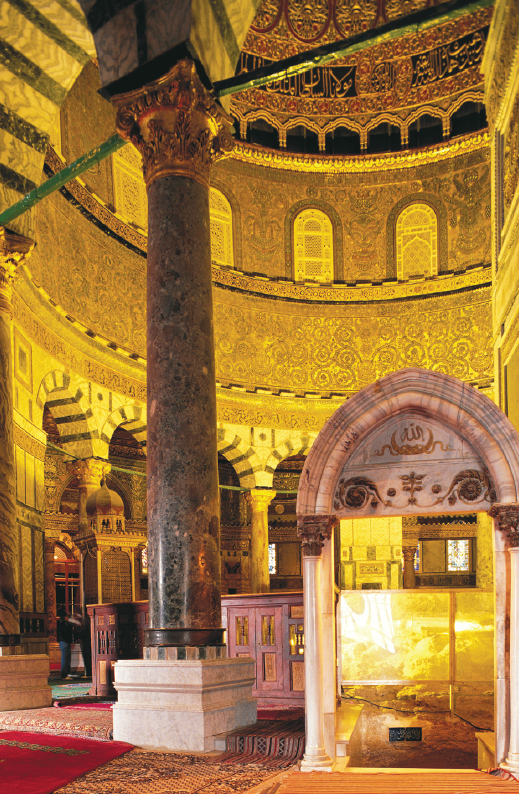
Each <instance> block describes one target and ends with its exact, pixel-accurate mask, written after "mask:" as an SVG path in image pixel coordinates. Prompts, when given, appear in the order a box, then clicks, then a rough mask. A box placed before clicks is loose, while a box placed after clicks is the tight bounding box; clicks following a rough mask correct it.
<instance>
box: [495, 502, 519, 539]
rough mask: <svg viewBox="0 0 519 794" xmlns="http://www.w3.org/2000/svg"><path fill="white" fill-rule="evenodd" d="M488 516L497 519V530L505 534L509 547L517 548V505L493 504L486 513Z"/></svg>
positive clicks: (518, 537)
mask: <svg viewBox="0 0 519 794" xmlns="http://www.w3.org/2000/svg"><path fill="white" fill-rule="evenodd" d="M488 514H489V516H492V518H495V519H497V525H498V528H499V529H500V530H501V532H506V535H507V537H508V539H509V541H510V546H512V547H518V546H519V503H517V502H512V503H511V504H501V503H499V502H495V503H494V504H493V505H492V507H491V508H490V510H489V511H488Z"/></svg>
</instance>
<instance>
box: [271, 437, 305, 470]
mask: <svg viewBox="0 0 519 794" xmlns="http://www.w3.org/2000/svg"><path fill="white" fill-rule="evenodd" d="M316 438H317V433H308V434H307V435H302V436H296V437H294V438H289V439H287V440H286V441H283V443H282V444H280V445H279V446H278V447H276V449H273V450H272V452H271V453H270V456H269V458H268V460H267V462H266V464H265V471H266V472H267V473H268V474H274V472H275V470H276V468H277V466H278V465H279V464H280V463H281V461H282V460H285V458H290V457H292V455H308V452H309V451H310V447H311V446H312V444H313V443H314V441H315V439H316Z"/></svg>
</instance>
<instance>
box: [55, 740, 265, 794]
mask: <svg viewBox="0 0 519 794" xmlns="http://www.w3.org/2000/svg"><path fill="white" fill-rule="evenodd" d="M208 760H209V759H208V758H207V757H203V756H197V755H186V754H183V753H148V752H144V751H142V750H137V749H135V750H132V751H131V752H129V753H127V754H126V755H125V756H123V757H122V758H116V759H115V760H114V761H110V762H109V763H108V764H105V765H104V766H102V767H100V768H99V769H96V770H94V771H93V772H90V773H89V774H87V775H85V776H84V777H82V778H80V779H79V780H76V781H74V782H73V783H69V784H68V785H67V786H64V787H63V788H60V789H58V791H57V792H55V794H58V793H59V794H144V792H145V794H195V792H202V791H203V794H239V793H240V792H246V791H250V789H252V788H255V787H256V786H258V784H262V783H264V782H266V781H268V780H269V779H270V778H273V777H275V776H276V775H277V774H278V771H277V770H272V769H264V768H262V767H258V766H252V765H249V764H235V765H232V766H230V765H228V764H214V763H208Z"/></svg>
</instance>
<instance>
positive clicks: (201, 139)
mask: <svg viewBox="0 0 519 794" xmlns="http://www.w3.org/2000/svg"><path fill="white" fill-rule="evenodd" d="M113 101H114V104H115V105H116V106H117V107H118V108H119V110H118V113H117V128H118V131H119V134H120V135H122V136H123V137H125V138H126V139H127V140H129V141H131V142H132V144H134V145H135V146H136V147H137V149H138V150H139V151H140V153H141V155H142V162H143V173H144V179H145V181H146V187H147V190H148V241H149V242H148V320H147V336H148V358H147V382H148V417H147V423H148V551H149V558H148V569H149V595H150V630H149V631H148V633H147V635H146V642H147V644H148V645H213V644H221V643H222V642H223V629H222V628H221V606H220V548H219V546H220V543H219V540H220V538H219V535H220V527H219V523H220V522H219V503H218V466H217V440H216V381H215V364H214V334H213V306H212V283H211V231H210V224H209V176H210V170H211V165H212V163H213V161H214V160H216V159H217V158H219V157H221V156H222V155H223V154H224V153H226V152H229V151H230V150H231V149H232V145H233V140H232V136H231V134H230V121H231V119H230V117H227V116H226V114H225V112H224V111H223V110H222V108H221V107H219V106H218V105H216V103H215V101H214V99H213V98H212V96H211V95H210V94H209V92H208V91H207V90H206V89H205V88H204V86H203V85H202V83H201V81H200V79H199V77H198V75H197V72H196V68H195V65H194V63H193V62H192V61H190V60H189V59H184V60H182V61H179V62H178V63H177V64H176V65H175V66H174V67H173V68H172V69H171V70H170V71H169V72H168V74H167V75H164V77H161V78H160V79H159V80H158V81H156V82H155V83H151V84H150V85H147V86H144V87H143V88H140V89H137V90H136V91H134V92H130V93H128V94H124V95H120V96H119V97H115V98H114V100H113Z"/></svg>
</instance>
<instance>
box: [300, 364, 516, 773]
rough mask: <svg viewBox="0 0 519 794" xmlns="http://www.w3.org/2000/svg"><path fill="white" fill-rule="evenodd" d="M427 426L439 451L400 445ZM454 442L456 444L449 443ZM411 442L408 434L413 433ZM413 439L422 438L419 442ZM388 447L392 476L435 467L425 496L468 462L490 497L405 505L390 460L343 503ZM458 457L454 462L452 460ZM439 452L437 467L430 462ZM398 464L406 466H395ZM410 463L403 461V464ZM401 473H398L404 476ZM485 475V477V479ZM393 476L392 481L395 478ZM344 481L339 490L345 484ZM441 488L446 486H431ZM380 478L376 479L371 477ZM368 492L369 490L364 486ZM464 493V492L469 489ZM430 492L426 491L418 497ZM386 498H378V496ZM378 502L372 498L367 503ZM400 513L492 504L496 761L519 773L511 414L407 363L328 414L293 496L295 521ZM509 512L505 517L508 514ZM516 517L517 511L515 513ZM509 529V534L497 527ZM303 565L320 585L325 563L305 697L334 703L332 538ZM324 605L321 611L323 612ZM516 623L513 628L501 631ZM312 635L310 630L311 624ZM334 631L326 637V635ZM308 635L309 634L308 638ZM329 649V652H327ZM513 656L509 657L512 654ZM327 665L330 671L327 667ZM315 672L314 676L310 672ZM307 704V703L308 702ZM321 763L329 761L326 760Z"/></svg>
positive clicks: (311, 612) (313, 597) (325, 718)
mask: <svg viewBox="0 0 519 794" xmlns="http://www.w3.org/2000/svg"><path fill="white" fill-rule="evenodd" d="M411 423H414V426H415V427H416V426H418V425H419V426H421V427H422V428H423V429H424V434H423V435H422V436H421V437H420V439H419V443H418V444H417V445H418V446H420V444H421V443H422V442H424V441H425V440H427V439H428V438H429V435H428V429H429V428H430V429H432V431H433V433H434V434H435V438H437V439H440V440H442V441H443V445H441V444H438V445H437V446H436V447H435V449H434V454H433V455H430V456H429V455H428V454H427V453H423V451H422V454H420V453H416V452H409V450H408V451H407V454H406V453H405V452H401V454H400V453H399V451H398V447H399V446H403V442H402V439H403V433H404V430H405V428H406V427H410V426H411ZM391 428H396V429H397V430H398V437H397V443H396V444H393V447H394V451H395V454H394V455H393V454H392V453H390V452H389V446H391V443H392V442H391V440H392V438H393V435H392V434H393V430H392V429H391ZM449 439H451V440H452V443H451V444H450V446H451V448H452V447H454V448H456V449H457V450H458V452H456V453H453V452H452V449H451V450H449V449H445V451H444V449H443V448H447V447H448V446H449V444H448V441H449ZM407 440H408V439H407ZM415 441H416V439H415ZM384 445H386V446H385V458H384V456H382V455H381V456H379V458H380V460H381V462H382V461H383V460H384V459H386V461H387V463H388V465H389V467H390V468H391V467H392V469H393V475H394V478H398V477H400V475H399V474H398V472H399V471H400V472H403V471H405V470H407V469H408V470H409V471H411V470H412V469H413V465H412V464H413V462H414V461H416V462H417V467H415V472H418V471H419V470H420V469H419V467H420V466H422V465H423V467H424V471H426V470H427V465H425V464H427V463H428V462H429V461H430V463H429V471H430V472H431V482H430V483H429V493H428V494H427V496H428V498H429V497H432V496H433V494H435V493H437V494H439V495H441V494H442V493H443V494H446V490H445V487H447V489H448V484H447V486H445V483H446V482H447V479H448V477H450V480H449V482H452V477H451V475H452V472H453V466H454V467H455V466H456V465H459V466H462V469H466V468H468V469H470V470H474V469H476V470H477V471H479V472H486V474H487V475H488V478H489V481H490V484H491V487H490V488H487V489H486V492H487V496H486V498H479V497H478V499H477V500H476V501H475V502H471V501H470V499H469V500H465V501H464V500H463V499H460V498H458V499H457V500H456V501H455V502H454V503H453V504H449V503H448V501H447V500H445V501H444V503H443V504H442V505H441V507H436V508H432V507H431V505H432V503H433V500H432V499H431V498H429V503H428V504H429V508H430V509H424V506H425V501H423V500H422V499H417V500H416V502H417V503H416V504H414V503H413V502H411V503H406V501H407V500H404V501H403V500H402V498H401V497H402V493H401V492H400V493H397V494H396V499H392V498H390V497H389V496H388V494H391V496H393V490H395V489H394V488H392V489H390V488H387V486H388V485H392V483H391V482H389V481H388V475H387V472H385V474H383V475H380V472H383V470H384V467H383V466H379V467H378V472H379V483H380V485H381V487H382V486H384V489H385V490H384V491H383V492H382V490H381V489H379V492H378V493H377V494H375V495H374V496H373V497H372V493H373V492H372V491H370V487H368V489H367V491H368V492H369V502H365V503H364V504H363V505H362V509H361V511H360V512H359V509H358V504H357V506H356V507H355V509H354V510H352V509H351V500H350V505H348V504H347V503H345V500H344V493H345V491H344V483H346V484H348V483H349V481H350V480H351V479H353V478H354V477H355V476H361V477H364V478H366V477H367V478H368V479H369V480H370V481H371V482H373V480H374V479H376V474H377V467H376V466H373V460H374V457H376V456H375V451H378V452H380V450H382V449H383V447H384ZM442 458H444V461H443V462H444V463H445V471H446V472H448V477H447V475H446V477H445V478H444V479H445V482H444V483H436V480H437V479H438V476H437V474H438V472H439V471H441V466H442ZM453 458H456V461H457V462H454V461H453ZM433 459H434V464H433ZM399 465H400V466H401V468H400V469H399V468H398V467H399ZM404 467H405V468H404ZM400 479H401V477H400ZM483 479H484V478H483ZM394 482H395V479H394V480H393V484H394ZM341 483H342V484H343V491H342V497H341V495H340V486H341ZM432 483H436V484H435V488H438V487H439V485H441V489H440V491H435V490H432V487H431V484H432ZM375 484H377V483H375ZM364 490H365V491H366V489H364ZM483 490H484V489H483ZM465 493H467V492H466V491H465ZM363 495H364V496H366V493H364V494H363V493H362V487H361V492H360V495H359V494H357V503H359V502H361V501H362V496H363ZM423 495H424V494H420V497H422V496H423ZM379 497H382V498H379ZM371 500H372V501H371ZM397 502H398V505H399V514H400V515H409V514H413V513H414V514H417V515H423V514H424V513H427V512H438V511H440V512H442V513H448V512H453V513H460V512H475V511H482V510H484V511H487V510H488V509H489V508H490V507H491V503H492V502H495V505H496V506H497V507H494V508H492V512H493V514H494V516H495V518H494V528H495V531H494V548H495V582H496V600H495V604H496V647H495V653H496V691H495V712H496V713H495V732H496V763H503V765H504V766H506V767H507V768H509V769H513V770H515V771H517V770H519V542H518V540H516V538H518V539H519V534H517V530H518V524H519V504H518V503H519V433H518V432H517V430H516V429H515V427H514V426H513V425H512V423H511V422H510V421H509V419H508V418H507V417H506V416H505V414H504V413H503V412H502V411H501V410H500V409H499V408H498V407H497V406H496V405H495V404H494V403H493V402H492V401H491V400H490V399H488V398H487V397H486V396H485V395H483V394H481V393H480V392H479V391H478V390H477V389H476V388H474V387H473V386H470V385H468V384H466V383H463V382H462V381H460V380H458V379H457V378H454V377H451V376H449V375H444V374H442V373H439V372H432V371H430V370H425V369H419V368H414V367H412V368H407V369H402V370H399V371H398V372H394V373H392V374H391V375H388V376H386V377H385V378H382V379H380V380H378V381H376V382H375V383H373V384H371V385H370V386H367V387H366V388H365V389H363V390H362V391H360V392H359V393H358V394H356V395H355V396H354V397H352V398H350V399H349V400H347V401H346V402H345V403H344V404H343V405H342V406H341V407H340V408H339V409H338V410H337V411H336V412H335V413H334V414H333V416H331V417H330V419H329V420H328V421H327V423H326V424H325V426H324V427H323V429H322V430H321V432H320V433H319V436H318V437H317V439H316V441H315V443H314V444H313V446H312V448H311V450H310V452H309V454H308V457H307V459H306V462H305V466H304V468H303V472H302V475H301V480H300V485H299V492H298V497H297V514H298V523H300V525H301V526H302V524H303V518H304V517H306V521H307V522H308V521H309V520H311V519H310V516H315V517H316V520H317V519H318V517H321V519H324V518H325V517H326V516H337V517H346V516H348V517H353V516H355V515H356V516H362V515H376V516H384V515H395V508H396V503H397ZM505 516H506V517H505ZM511 516H512V518H510V517H511ZM499 529H505V530H506V532H502V531H498V530H499ZM305 565H306V566H307V568H308V570H309V575H308V577H306V578H305V579H304V584H305V586H306V584H307V583H308V585H310V582H311V581H317V582H319V578H320V576H319V574H318V575H317V576H316V574H315V570H313V571H312V572H311V573H310V568H315V567H316V566H318V567H319V568H322V571H321V584H320V585H319V584H318V585H317V586H318V587H319V593H318V594H317V593H316V592H311V591H310V590H309V589H308V590H306V591H305V620H306V616H307V612H308V619H309V625H312V624H315V622H317V623H318V624H320V625H322V626H323V640H322V645H323V648H322V649H321V652H320V654H319V656H320V658H321V665H322V671H321V673H320V674H319V675H318V676H317V679H316V678H315V677H314V680H312V681H310V680H307V681H306V697H307V702H308V700H309V699H310V698H312V697H313V694H312V693H313V692H316V691H318V690H319V688H320V687H323V690H322V691H321V692H320V699H319V702H320V703H325V704H326V703H329V704H330V706H329V707H328V708H333V705H332V704H333V703H334V698H333V697H332V691H333V692H334V691H335V677H334V675H333V672H332V666H331V665H330V664H329V661H328V659H329V655H330V650H331V649H332V648H333V647H334V643H335V627H334V625H333V622H331V621H330V620H328V619H327V616H326V614H322V615H317V614H315V613H316V609H321V607H320V604H321V603H322V604H326V603H327V601H328V600H330V593H331V592H332V589H333V573H332V572H333V545H332V541H331V540H326V539H325V540H324V545H323V550H322V554H321V555H320V556H314V557H307V558H306V560H305ZM324 612H326V609H323V613H324ZM509 620H510V625H511V629H510V635H509V636H508V635H507V630H506V628H505V626H506V624H507V623H508V621H509ZM306 633H307V634H308V630H306ZM327 634H328V636H327ZM308 640H309V641H310V640H311V638H308ZM323 649H324V652H323ZM509 654H510V662H509V661H508V659H509ZM328 668H329V669H328ZM314 676H315V674H314ZM323 682H325V683H323ZM307 708H308V706H307ZM332 723H333V721H332V719H331V715H330V714H328V713H327V707H326V705H325V707H324V713H322V714H321V719H320V725H321V728H322V732H323V733H322V737H323V741H322V744H323V745H324V746H325V748H326V753H327V755H328V756H329V759H330V761H329V768H331V767H332V765H333V760H334V745H333V743H332V741H331V737H330V736H329V735H328V734H329V730H327V725H328V726H331V724H332ZM305 761H306V764H304V766H305V768H307V769H312V768H318V767H317V765H316V766H313V765H312V759H311V758H310V757H308V758H305ZM319 768H323V761H322V758H321V760H320V763H319Z"/></svg>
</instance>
